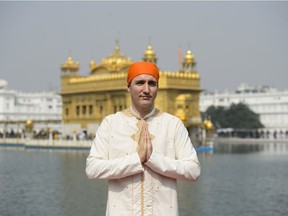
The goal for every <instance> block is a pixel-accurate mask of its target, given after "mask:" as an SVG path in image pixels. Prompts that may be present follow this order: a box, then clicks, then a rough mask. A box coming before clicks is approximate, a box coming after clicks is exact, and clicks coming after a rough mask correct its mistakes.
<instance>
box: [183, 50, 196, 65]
mask: <svg viewBox="0 0 288 216" xmlns="http://www.w3.org/2000/svg"><path fill="white" fill-rule="evenodd" d="M184 61H185V62H186V63H195V59H194V55H193V54H192V51H191V50H188V51H187V53H186V55H185V59H184Z"/></svg>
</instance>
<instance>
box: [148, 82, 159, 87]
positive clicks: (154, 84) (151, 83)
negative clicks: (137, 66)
mask: <svg viewBox="0 0 288 216" xmlns="http://www.w3.org/2000/svg"><path fill="white" fill-rule="evenodd" d="M149 85H150V86H156V85H157V83H156V82H149Z"/></svg>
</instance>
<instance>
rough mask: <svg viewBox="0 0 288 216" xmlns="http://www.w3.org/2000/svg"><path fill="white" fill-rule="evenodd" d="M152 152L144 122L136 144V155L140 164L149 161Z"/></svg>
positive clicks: (146, 126) (146, 125)
mask: <svg viewBox="0 0 288 216" xmlns="http://www.w3.org/2000/svg"><path fill="white" fill-rule="evenodd" d="M152 150H153V149H152V144H151V140H150V136H149V131H148V123H147V122H144V123H143V126H142V131H141V134H140V140H139V143H138V155H139V158H140V161H141V163H145V162H147V161H148V160H149V158H150V156H151V154H152Z"/></svg>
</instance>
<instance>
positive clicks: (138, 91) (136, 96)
mask: <svg viewBox="0 0 288 216" xmlns="http://www.w3.org/2000/svg"><path fill="white" fill-rule="evenodd" d="M157 90H158V83H157V80H156V79H155V78H154V77H153V76H151V75H149V74H140V75H138V76H136V77H135V78H134V79H133V80H132V81H131V83H130V86H129V87H128V92H130V94H131V99H132V104H133V106H134V107H135V108H136V109H138V110H141V109H149V110H151V109H152V108H153V107H154V101H155V98H156V96H157Z"/></svg>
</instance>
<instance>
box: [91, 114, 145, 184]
mask: <svg viewBox="0 0 288 216" xmlns="http://www.w3.org/2000/svg"><path fill="white" fill-rule="evenodd" d="M108 119H109V118H106V119H104V120H103V122H102V124H101V125H100V127H99V128H98V130H97V132H96V136H95V139H94V141H93V143H92V146H91V150H90V154H89V156H88V157H87V161H86V174H87V176H88V178H90V179H97V178H99V179H118V178H123V177H126V176H130V175H134V174H137V173H140V172H143V170H144V168H143V166H142V164H141V162H140V159H139V156H138V154H137V153H132V154H126V155H121V156H119V157H111V153H110V152H109V149H110V148H111V146H110V145H115V143H110V136H111V132H110V129H111V127H110V125H109V121H108ZM117 145H119V146H120V147H119V148H120V149H121V146H122V143H118V144H117ZM123 147H124V148H125V145H123Z"/></svg>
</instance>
